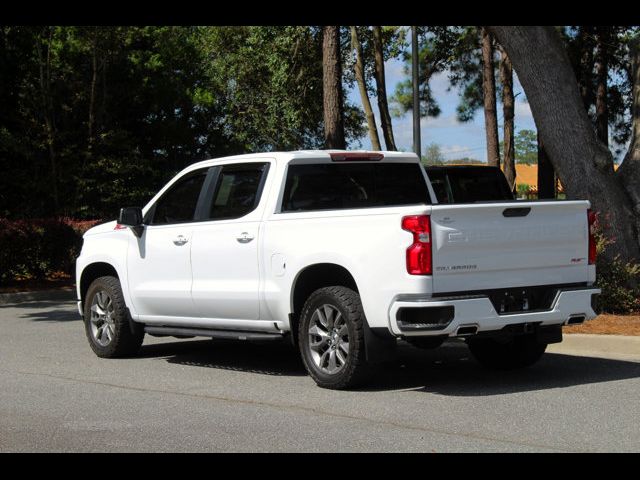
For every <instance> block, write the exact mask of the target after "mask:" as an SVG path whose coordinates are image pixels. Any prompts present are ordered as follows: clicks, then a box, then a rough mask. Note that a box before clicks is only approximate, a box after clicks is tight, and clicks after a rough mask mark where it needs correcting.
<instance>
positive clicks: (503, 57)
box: [500, 48, 516, 190]
mask: <svg viewBox="0 0 640 480" xmlns="http://www.w3.org/2000/svg"><path fill="white" fill-rule="evenodd" d="M500 83H501V84H502V112H503V115H502V116H503V122H504V126H503V142H504V147H503V161H504V165H503V170H504V175H505V177H507V182H509V186H510V187H511V190H515V187H516V164H515V148H514V120H513V118H514V102H515V98H514V96H513V68H512V67H511V60H509V56H508V55H507V53H506V52H505V51H504V49H503V48H500Z"/></svg>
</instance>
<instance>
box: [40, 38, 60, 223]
mask: <svg viewBox="0 0 640 480" xmlns="http://www.w3.org/2000/svg"><path fill="white" fill-rule="evenodd" d="M52 43H53V28H52V27H44V28H43V29H42V32H41V33H40V35H39V36H38V38H37V40H36V51H37V52H38V70H39V80H40V98H41V101H42V105H41V108H42V110H41V115H42V118H43V119H44V126H45V132H46V142H47V149H48V151H49V162H50V165H51V177H50V179H51V190H52V193H53V208H54V211H55V212H56V213H59V212H58V210H59V209H60V196H59V193H58V155H57V152H56V145H55V142H56V121H55V116H54V107H53V98H52V93H51V68H52V65H51V56H52V52H51V49H52Z"/></svg>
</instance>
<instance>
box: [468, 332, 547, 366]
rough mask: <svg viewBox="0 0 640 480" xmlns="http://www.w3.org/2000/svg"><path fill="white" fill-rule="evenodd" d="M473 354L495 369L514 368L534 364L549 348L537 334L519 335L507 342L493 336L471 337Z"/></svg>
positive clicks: (469, 341)
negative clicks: (540, 340) (540, 341)
mask: <svg viewBox="0 0 640 480" xmlns="http://www.w3.org/2000/svg"><path fill="white" fill-rule="evenodd" d="M467 343H468V345H469V350H470V351H471V354H472V355H473V356H474V357H475V359H476V360H478V362H480V363H481V364H482V365H484V366H485V367H488V368H492V369H495V370H512V369H516V368H525V367H529V366H531V365H533V364H534V363H536V362H537V361H538V360H540V357H542V354H543V353H544V351H545V350H546V349H547V344H546V343H539V342H538V341H537V340H536V337H535V335H519V336H517V337H513V338H512V339H511V340H509V341H507V342H503V341H499V340H496V339H493V338H470V339H469V340H468V341H467Z"/></svg>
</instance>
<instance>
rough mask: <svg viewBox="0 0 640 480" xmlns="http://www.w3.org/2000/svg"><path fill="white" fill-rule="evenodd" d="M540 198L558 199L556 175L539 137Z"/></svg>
mask: <svg viewBox="0 0 640 480" xmlns="http://www.w3.org/2000/svg"><path fill="white" fill-rule="evenodd" d="M538 198H539V199H549V198H556V174H555V172H554V171H553V165H551V162H550V161H549V156H548V155H547V152H546V151H545V149H544V145H543V144H542V141H541V140H540V135H538Z"/></svg>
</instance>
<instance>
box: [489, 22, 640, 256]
mask: <svg viewBox="0 0 640 480" xmlns="http://www.w3.org/2000/svg"><path fill="white" fill-rule="evenodd" d="M490 29H491V31H492V32H493V33H494V35H495V36H496V38H497V39H498V41H499V42H500V43H501V44H502V46H503V47H504V49H505V50H506V51H507V53H508V55H509V58H510V59H511V61H512V63H513V67H514V69H515V70H516V72H517V73H518V78H519V79H520V82H521V83H522V86H523V87H524V90H525V93H526V95H527V99H528V100H529V105H530V106H531V111H532V113H533V117H534V119H535V121H536V126H537V129H538V132H539V134H540V136H541V139H542V141H543V143H544V146H545V150H546V152H547V154H548V155H549V159H550V161H551V163H552V165H553V167H554V169H555V171H556V174H557V175H558V177H559V178H560V181H561V182H562V185H563V186H564V189H565V192H566V194H567V197H568V198H570V199H588V200H590V201H591V205H592V208H593V209H594V210H595V211H597V212H600V213H601V214H602V218H603V222H602V225H603V228H604V233H605V235H607V237H609V239H611V240H612V241H613V243H612V245H611V246H610V248H608V249H607V250H606V251H605V255H607V258H609V259H611V258H613V257H614V256H615V255H616V254H620V256H621V258H622V259H623V260H626V261H631V260H637V259H638V258H640V243H639V241H638V228H639V227H640V215H637V214H634V211H633V208H632V201H631V192H630V191H627V190H626V189H625V187H624V185H623V181H621V174H622V173H626V172H620V174H617V175H616V174H614V170H613V159H612V156H611V152H609V149H608V148H607V147H606V146H605V145H603V144H602V143H601V142H600V141H599V140H598V138H597V136H596V134H595V132H594V131H593V127H592V125H591V122H590V121H589V118H588V116H587V113H586V111H585V109H584V105H583V103H582V98H581V96H580V92H579V90H578V84H577V81H576V76H575V74H574V72H573V69H572V67H571V63H570V61H569V57H568V55H567V52H566V50H565V47H564V45H563V43H562V40H561V38H560V36H559V35H558V33H557V32H556V31H555V29H554V28H553V27H527V26H524V27H522V26H494V27H490ZM630 173H631V172H630ZM627 175H628V174H627ZM633 175H635V177H632V178H626V179H625V180H626V181H628V182H631V184H635V185H637V183H634V182H637V181H638V180H639V179H640V177H639V174H638V173H634V174H633Z"/></svg>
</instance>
